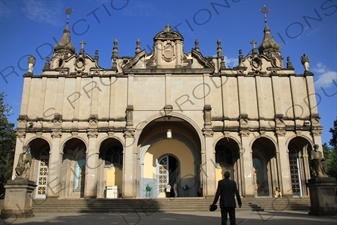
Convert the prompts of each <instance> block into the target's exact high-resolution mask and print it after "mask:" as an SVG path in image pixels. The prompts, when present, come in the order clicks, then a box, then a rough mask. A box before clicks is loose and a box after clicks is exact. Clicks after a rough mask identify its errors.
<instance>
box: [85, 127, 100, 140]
mask: <svg viewBox="0 0 337 225" xmlns="http://www.w3.org/2000/svg"><path fill="white" fill-rule="evenodd" d="M87 136H88V138H97V136H98V132H97V130H96V129H88V133H87Z"/></svg>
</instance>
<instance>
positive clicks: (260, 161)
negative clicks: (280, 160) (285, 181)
mask: <svg viewBox="0 0 337 225" xmlns="http://www.w3.org/2000/svg"><path fill="white" fill-rule="evenodd" d="M252 148H253V170H254V171H253V172H254V173H253V182H254V188H255V195H256V196H272V194H273V190H274V189H275V188H276V187H280V183H279V177H278V172H277V171H278V169H277V160H276V148H275V144H274V143H273V142H272V141H271V140H270V139H268V138H265V137H262V138H258V139H256V140H255V141H254V143H253V147H252Z"/></svg>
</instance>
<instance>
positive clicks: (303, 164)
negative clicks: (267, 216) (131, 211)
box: [13, 24, 322, 198]
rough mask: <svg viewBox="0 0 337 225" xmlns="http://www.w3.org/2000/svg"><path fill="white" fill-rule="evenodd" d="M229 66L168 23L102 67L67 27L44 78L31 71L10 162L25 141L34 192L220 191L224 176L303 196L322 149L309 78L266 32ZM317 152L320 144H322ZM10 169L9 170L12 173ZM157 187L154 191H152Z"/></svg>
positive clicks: (246, 185) (268, 191) (242, 186)
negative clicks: (149, 46)
mask: <svg viewBox="0 0 337 225" xmlns="http://www.w3.org/2000/svg"><path fill="white" fill-rule="evenodd" d="M251 43H252V45H253V47H252V51H251V52H250V53H249V54H248V55H246V56H244V55H242V51H241V50H240V51H239V56H238V65H237V66H236V67H234V68H227V67H226V62H225V61H224V55H223V52H222V46H221V42H220V40H218V41H217V44H214V49H217V51H216V56H212V57H205V56H203V55H202V53H201V50H200V49H199V43H198V41H197V40H196V41H195V47H194V48H193V49H192V50H191V51H190V52H188V53H185V52H184V47H183V46H184V38H183V36H182V35H181V34H180V33H179V32H177V31H176V30H173V29H171V28H170V26H169V25H168V26H166V27H165V29H164V30H162V31H160V32H159V33H157V34H156V35H155V36H154V39H153V51H152V52H151V53H147V52H146V51H145V50H142V49H141V45H140V41H139V40H137V41H136V48H135V54H134V56H132V57H121V56H119V55H118V41H117V40H115V41H114V46H113V49H112V57H111V65H112V66H111V68H109V69H106V68H102V67H100V66H99V56H98V51H96V53H95V55H94V56H93V57H92V56H90V55H88V54H86V53H85V49H84V42H82V44H81V48H80V50H79V52H78V53H77V52H76V50H75V47H74V45H73V44H72V42H71V40H70V31H69V28H68V26H67V27H66V28H65V30H64V32H63V36H62V38H61V40H60V41H59V42H58V43H57V44H56V45H55V48H54V53H53V56H52V58H51V59H47V60H46V63H45V66H44V68H43V71H42V73H41V75H35V74H33V71H32V68H30V70H29V72H28V73H26V74H25V75H24V86H23V94H22V103H21V111H20V116H19V118H18V128H17V143H16V153H15V159H14V167H15V165H16V163H17V161H18V157H19V155H20V153H21V152H22V147H23V146H25V145H26V146H28V147H29V150H30V153H31V154H32V157H33V160H32V164H31V168H30V180H33V181H34V182H36V185H37V187H36V190H35V192H34V198H46V197H58V198H105V197H106V196H107V191H108V190H110V188H114V190H115V192H114V196H113V197H123V198H143V197H152V198H161V197H165V187H166V185H167V184H168V183H169V184H170V185H171V186H172V187H173V186H175V185H174V184H176V187H177V192H178V196H179V197H180V196H181V197H188V196H189V197H196V196H202V197H208V196H214V194H215V191H216V185H217V181H218V180H219V179H222V174H223V173H224V172H225V171H227V170H228V171H230V172H231V178H232V179H233V180H235V181H236V182H237V184H238V188H239V192H240V194H241V195H242V196H255V197H260V196H266V197H272V196H273V194H274V190H275V189H276V188H277V187H278V188H280V190H281V193H282V194H283V195H288V196H304V197H305V196H308V194H309V193H308V188H307V186H306V183H307V181H308V179H310V166H309V161H310V151H311V150H312V148H313V146H314V145H315V144H318V145H319V146H321V144H322V143H321V130H322V127H321V125H320V122H319V119H320V117H319V114H318V111H317V102H316V98H315V89H314V83H313V74H312V73H311V72H309V71H305V72H304V74H296V73H295V71H294V68H293V67H292V63H291V61H290V58H289V57H288V58H287V61H286V65H283V58H282V56H281V52H280V46H279V44H277V43H276V42H275V41H274V40H273V38H272V37H271V34H270V29H269V27H268V26H267V24H266V26H265V28H264V37H263V40H262V42H261V45H260V46H259V47H256V46H255V45H256V42H255V41H252V42H251ZM319 150H320V151H322V149H321V147H320V149H319ZM14 174H15V170H14V169H13V176H14ZM150 189H151V191H150Z"/></svg>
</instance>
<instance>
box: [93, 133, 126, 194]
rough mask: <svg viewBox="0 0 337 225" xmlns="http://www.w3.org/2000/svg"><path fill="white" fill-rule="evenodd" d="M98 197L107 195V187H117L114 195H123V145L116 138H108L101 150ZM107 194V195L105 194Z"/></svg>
mask: <svg viewBox="0 0 337 225" xmlns="http://www.w3.org/2000/svg"><path fill="white" fill-rule="evenodd" d="M99 153H100V154H99V160H100V161H99V163H98V165H99V167H98V171H99V172H98V173H97V174H98V184H99V185H98V187H97V197H98V198H103V197H106V193H104V192H105V191H106V188H111V187H117V193H116V196H114V197H121V196H122V188H123V146H122V144H121V142H120V141H118V140H117V139H115V138H108V139H106V140H104V141H103V142H102V144H101V147H100V150H99ZM104 194H105V196H104Z"/></svg>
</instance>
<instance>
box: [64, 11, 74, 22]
mask: <svg viewBox="0 0 337 225" xmlns="http://www.w3.org/2000/svg"><path fill="white" fill-rule="evenodd" d="M72 12H73V9H72V8H70V7H68V8H67V9H66V11H65V13H66V15H67V25H68V24H69V16H70V14H71V13H72Z"/></svg>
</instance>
